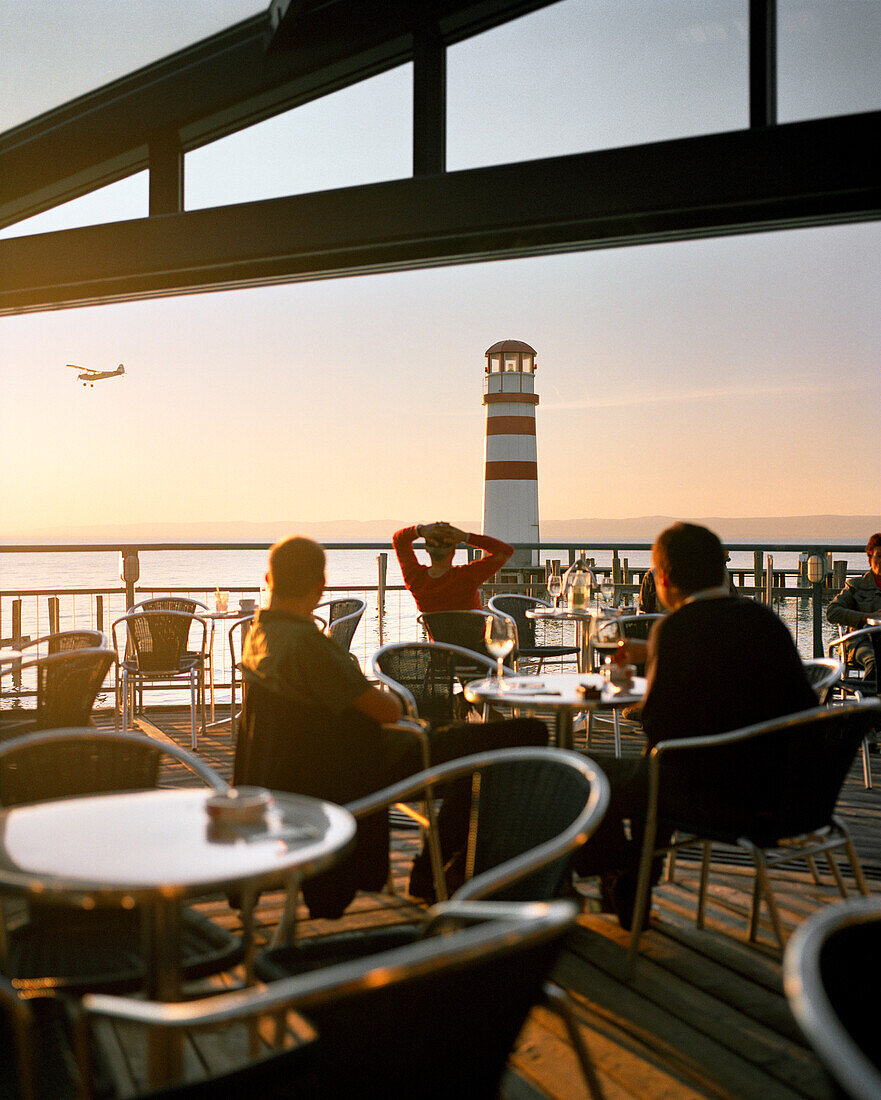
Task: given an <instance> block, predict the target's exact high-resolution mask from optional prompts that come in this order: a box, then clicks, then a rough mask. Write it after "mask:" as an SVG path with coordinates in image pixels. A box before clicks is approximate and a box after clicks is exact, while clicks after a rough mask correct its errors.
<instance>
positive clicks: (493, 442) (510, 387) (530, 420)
mask: <svg viewBox="0 0 881 1100" xmlns="http://www.w3.org/2000/svg"><path fill="white" fill-rule="evenodd" d="M535 354H536V353H535V349H534V348H531V347H530V346H529V344H524V343H523V341H522V340H501V341H500V342H499V343H498V344H493V346H492V347H491V348H489V349H488V350H487V352H486V372H485V375H484V386H483V403H484V405H485V406H486V468H485V474H484V483H483V531H484V534H486V535H493V536H495V537H496V538H500V539H504V541H505V542H511V543H518V542H520V543H522V542H538V460H537V455H536V448H535V406H536V405H537V404H538V395H537V394H536V392H535V370H536V366H535ZM537 564H538V550H526V549H517V550H515V552H514V557H513V558H512V559H511V561H510V562H509V567H510V566H513V567H515V568H516V567H518V566H519V567H523V566H530V565H537Z"/></svg>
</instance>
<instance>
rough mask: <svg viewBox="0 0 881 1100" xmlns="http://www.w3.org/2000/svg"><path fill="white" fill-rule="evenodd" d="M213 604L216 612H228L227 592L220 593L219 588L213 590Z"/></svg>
mask: <svg viewBox="0 0 881 1100" xmlns="http://www.w3.org/2000/svg"><path fill="white" fill-rule="evenodd" d="M214 604H215V607H216V609H217V610H218V611H228V610H229V592H221V590H220V589H219V588H215V589H214Z"/></svg>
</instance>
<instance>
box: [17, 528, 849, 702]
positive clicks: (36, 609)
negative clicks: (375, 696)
mask: <svg viewBox="0 0 881 1100" xmlns="http://www.w3.org/2000/svg"><path fill="white" fill-rule="evenodd" d="M323 545H324V547H325V549H326V550H327V551H328V553H329V562H330V563H331V572H332V564H333V555H334V553H335V552H348V553H354V552H357V553H358V554H359V555H370V557H371V558H373V557H374V556H375V566H374V565H373V564H372V563H371V562H370V561H369V559H367V561H366V564H365V568H364V569H363V570H362V572H363V573H364V575H365V576H366V575H367V573H368V572H372V571H373V569H374V568H375V574H374V576H375V582H373V583H360V582H359V583H353V584H347V585H338V584H334V585H331V586H329V587H328V589H327V590H326V595H325V597H324V598H335V597H338V596H347V595H357V596H360V597H361V598H362V599H364V600H365V601H366V602H367V605H368V607H367V611H366V612H365V615H364V617H363V619H362V621H361V623H360V625H359V627H358V631H357V632H356V635H355V638H354V639H353V643H352V651H353V652H354V653H355V654H356V656H358V658H359V660H360V661H361V663H362V665H366V663H367V661H368V659H369V657H370V655H371V654H372V653H373V652H374V651H375V650H376V649H377V648H378V647H379V646H380V645H382V644H384V643H386V642H389V641H405V640H411V639H413V638H416V637H418V636H419V630H420V628H419V626H418V624H417V622H416V616H417V609H416V606H415V603H414V602H413V600H412V597H411V596H410V594H409V592H407V591H406V589H405V588H404V587H403V586H402V585H401V584H389V583H388V580H387V576H388V562H389V552H390V550H391V546H390V543H388V542H379V541H377V542H366V543H364V542H358V543H354V542H326V543H323ZM269 546H270V543H268V542H265V543H264V542H230V543H205V542H192V543H155V542H150V543H148V542H144V543H140V544H138V545H134V544H125V545H121V544H118V543H117V544H108V543H85V544H75V545H67V546H66V545H59V544H30V543H29V544H6V545H0V644H2V645H4V646H13V647H14V646H15V645H16V643H17V642H20V641H26V640H28V639H30V638H36V637H39V636H41V635H43V634H48V633H52V632H55V631H57V630H67V629H74V628H77V627H88V628H91V629H97V630H102V631H104V633H105V634H107V635H108V636H109V634H110V626H111V624H112V622H113V621H114V620H115V619H117V618H119V617H120V616H121V615H123V614H124V613H125V611H126V608H127V607H129V606H131V604H133V603H135V602H138V601H139V600H142V599H147V598H149V597H151V596H158V595H170V594H176V595H177V594H182V595H187V596H190V597H192V598H194V599H197V600H200V601H201V602H203V603H206V604H208V605H209V607H213V606H214V590H215V587H218V584H217V583H216V582H212V583H211V584H207V583H204V582H203V581H201V579H200V581H199V582H198V583H197V582H193V583H189V584H171V585H161V586H160V585H157V584H155V583H154V584H151V585H139V584H138V583H137V577H138V570H137V568H134V569H132V568H131V564H130V565H129V573H128V576H129V579H128V580H127V581H126V582H124V583H121V584H120V583H119V582H117V583H116V584H103V585H102V584H100V583H95V584H88V585H82V586H72V585H70V584H66V583H64V580H65V578H59V581H61V583H60V584H58V585H52V584H51V583H45V582H44V583H43V584H41V585H39V586H31V585H18V586H16V585H14V584H13V585H7V584H6V583H5V574H6V572H7V570H6V569H5V568H4V564H5V562H8V561H9V560H10V559H9V555H26V556H28V558H30V557H31V556H37V555H43V554H65V555H66V554H76V555H80V554H85V555H89V554H91V555H97V554H107V552H108V551H110V552H113V553H116V552H118V553H119V554H120V558H121V559H122V558H123V557H124V558H127V559H128V560H129V563H131V562H132V561H134V562H136V563H137V562H139V556H140V555H141V554H149V553H157V552H163V553H168V552H171V553H174V554H186V553H205V552H206V551H211V552H216V551H222V552H223V553H224V556H225V555H226V554H230V555H235V554H242V553H244V552H250V551H265V550H267V549H268V548H269ZM522 548H524V549H530V550H536V551H537V552H538V555H537V556H538V557H539V560H540V561H541V563H542V564H541V566H539V567H537V568H533V569H528V568H526V569H521V570H519V571H517V570H508V569H505V570H503V571H502V572H501V573H500V574H499V575H497V577H496V578H495V579H494V582H493V583H492V584H487V585H485V586H484V592H485V596H486V598H487V599H488V598H489V596H490V595H492V594H493V593H494V592H498V591H514V590H517V591H522V592H529V593H532V594H535V595H539V596H545V580H544V578H545V574H546V570H547V568H548V566H549V564H550V563H552V562H559V568H561V569H566V568H568V566H569V564H571V563H572V562H574V561H575V560H576V558H577V557H578V556H579V555H581V554H584V555H585V556H586V557H587V558H588V559H589V560H590V561H592V563H593V565H594V568H595V570H596V571H597V573H598V574H601V575H604V576H608V577H611V579H612V580H613V581H614V582H615V585H616V599H617V600H619V601H621V600H624V601H626V602H630V603H635V600H636V594H637V593H638V591H639V585H640V582H641V580H642V577H643V575H644V574H645V572H646V570H647V569H648V568H649V566H648V556H649V553H650V551H651V544H650V543H648V542H620V541H619V542H614V543H613V542H586V541H584V542H542V543H533V544H523V546H522ZM728 550H729V551H730V552H731V553H732V555H741V556H742V555H743V554H744V553H747V554H749V555H752V558H753V561H752V565H751V567H750V566H748V565H744V564H743V562H742V561H741V562H740V563H732V564H731V565H730V571H731V573H732V575H733V577H734V579H735V582H736V584H737V586H738V589H739V591H740V592H741V594H743V595H745V596H750V597H753V598H757V599H762V600H765V601H766V602H771V603H772V604H773V606H774V607H775V609H776V610H778V612H779V613H780V614H781V616H782V617H783V618H784V620H785V621H786V622H787V624H788V625H789V626H790V629H791V630H792V632H793V634H794V636H795V638H796V642H797V644H798V645H799V648H800V649H801V651H802V653H803V655H805V656H809V655H812V654H813V655H814V656H818V655H820V654H821V653H822V651H823V649H824V646H825V644H828V640H831V637H833V636H834V631H833V630H832V628H829V627H827V626H825V625H824V626H822V628H821V629H820V632H819V634H818V624H821V623H822V620H823V616H822V611H823V605H824V603H825V602H826V601H827V600H828V599H829V598H831V596H832V595H833V594H834V592H836V591H838V590H839V589H840V588H841V587H842V586H843V584H844V580H845V578H846V576H848V575H853V574H854V573H858V572H862V571H863V569H848V568H847V566H846V562H844V561H840V560H839V561H838V562H836V561H835V556H836V555H849V556H857V555H861V554H862V553H863V552H864V550H863V547H862V546H861V545H856V544H829V543H826V544H823V543H820V544H810V545H807V546H806V545H805V544H804V543H761V544H759V543H736V544H729V545H728ZM377 552H378V553H377ZM808 552H813V553H817V552H819V553H822V554H824V555H826V556H827V558H828V559H829V562H830V568H829V575H828V577H827V579H826V581H825V582H824V583H823V584H813V585H812V584H809V583H808V582H807V579H806V571H805V564H804V561H800V562H798V563H797V564H796V565H795V566H792V565H790V566H788V567H785V568H776V567H775V566H774V564H773V563H774V560H775V558H776V560H778V561H779V560H780V555H786V554H789V555H791V554H796V555H801V557H802V558H805V557H806V556H807V553H808ZM633 555H636V556H637V557H642V558H643V561H642V562H640V563H638V564H631V557H632V556H633ZM229 571H230V572H233V570H232V569H230V570H229ZM33 572H34V570H33V569H31V573H33ZM121 572H122V563H121ZM97 579H98V578H96V580H97ZM219 587H221V588H222V589H224V590H226V591H228V592H229V606H230V607H231V608H234V607H235V606H236V605H237V602H238V600H240V599H241V598H243V597H245V598H249V597H250V598H254V597H255V596H258V595H259V594H260V591H261V588H260V585H258V584H254V583H251V584H248V583H244V584H243V583H237V582H235V581H234V580H230V582H229V583H227V582H226V581H223V582H222V583H220V584H219ZM214 660H215V683H216V688H217V690H218V691H224V690H228V689H229V686H230V675H231V668H230V659H229V647H228V641H227V634H226V630H225V629H224V624H223V623H222V621H221V622H220V623H218V627H217V633H216V636H215V645H214Z"/></svg>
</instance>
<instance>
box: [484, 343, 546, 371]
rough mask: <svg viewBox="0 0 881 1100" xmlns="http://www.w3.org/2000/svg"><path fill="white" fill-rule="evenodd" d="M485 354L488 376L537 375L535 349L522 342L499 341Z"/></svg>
mask: <svg viewBox="0 0 881 1100" xmlns="http://www.w3.org/2000/svg"><path fill="white" fill-rule="evenodd" d="M485 354H486V373H487V374H535V348H531V347H530V346H529V344H525V343H524V342H523V341H522V340H499V342H498V343H497V344H493V346H492V347H491V348H487V350H486V353H485Z"/></svg>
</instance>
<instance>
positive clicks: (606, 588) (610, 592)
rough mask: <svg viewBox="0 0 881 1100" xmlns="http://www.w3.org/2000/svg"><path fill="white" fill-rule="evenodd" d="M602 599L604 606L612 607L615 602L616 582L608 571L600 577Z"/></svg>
mask: <svg viewBox="0 0 881 1100" xmlns="http://www.w3.org/2000/svg"><path fill="white" fill-rule="evenodd" d="M599 593H600V600H601V602H602V604H603V606H604V607H611V606H612V605H613V604H614V602H615V582H614V581H613V580H612V578H611V576H610V575H609V574H608V573H604V574H603V575H602V578H601V579H600V587H599Z"/></svg>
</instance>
